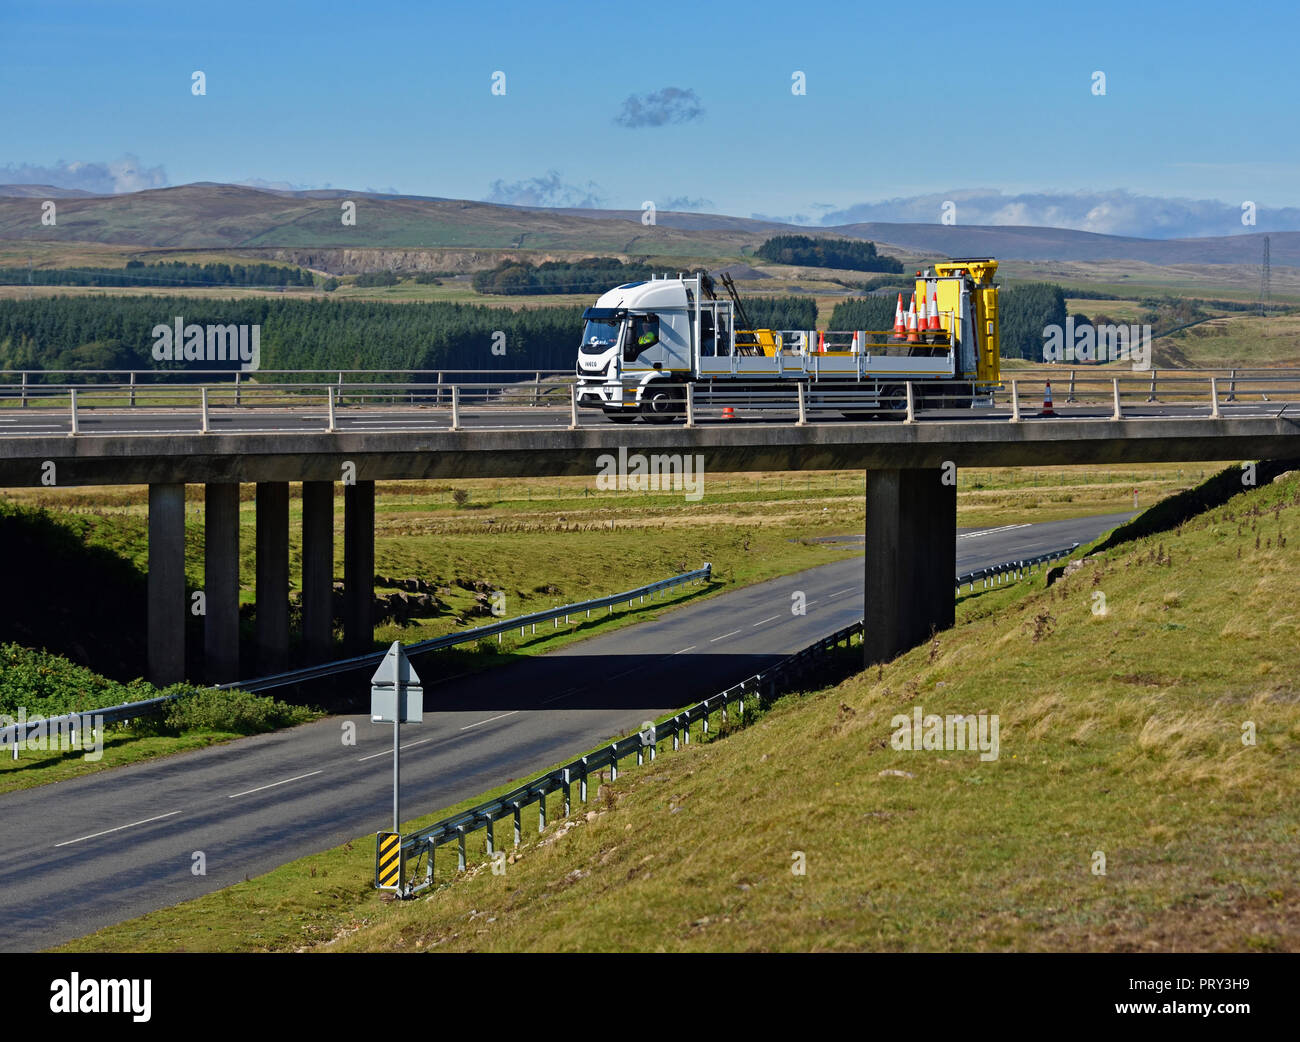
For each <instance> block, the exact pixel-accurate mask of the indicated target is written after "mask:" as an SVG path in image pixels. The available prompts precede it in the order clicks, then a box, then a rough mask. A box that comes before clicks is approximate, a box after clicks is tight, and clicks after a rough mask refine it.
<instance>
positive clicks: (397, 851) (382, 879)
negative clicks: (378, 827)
mask: <svg viewBox="0 0 1300 1042" xmlns="http://www.w3.org/2000/svg"><path fill="white" fill-rule="evenodd" d="M405 860H406V859H405V858H404V857H403V856H402V834H401V833H400V832H377V833H375V889H377V890H400V889H401V888H402V865H403V862H405Z"/></svg>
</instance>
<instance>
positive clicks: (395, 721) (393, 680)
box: [370, 640, 424, 832]
mask: <svg viewBox="0 0 1300 1042" xmlns="http://www.w3.org/2000/svg"><path fill="white" fill-rule="evenodd" d="M423 720H424V688H423V687H422V686H421V684H420V677H419V675H418V674H417V673H416V672H415V670H414V669H412V668H411V660H410V659H408V658H407V657H406V652H405V651H403V650H402V643H401V641H397V640H395V641H393V646H392V647H391V648H389V649H388V654H387V655H385V656H384V661H383V662H381V663H380V664H379V668H378V669H377V670H375V675H374V676H373V677H371V678H370V722H371V723H373V724H387V723H391V724H392V725H393V831H394V832H397V831H399V830H398V821H399V818H398V797H397V794H398V783H399V779H400V777H401V772H400V767H399V763H398V760H399V757H400V755H401V750H400V747H399V745H398V738H397V732H398V729H399V728H400V727H401V726H402V724H418V723H421V722H422V721H423Z"/></svg>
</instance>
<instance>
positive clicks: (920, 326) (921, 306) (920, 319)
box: [916, 292, 930, 339]
mask: <svg viewBox="0 0 1300 1042" xmlns="http://www.w3.org/2000/svg"><path fill="white" fill-rule="evenodd" d="M926 306H927V305H926V303H925V293H924V292H922V293H921V299H920V300H919V301H918V302H917V305H916V328H917V330H918V331H919V332H921V333H922V334H924V333H925V331H926V330H927V329H929V328H930V320H929V319H928V318H927V317H926ZM922 339H924V336H922Z"/></svg>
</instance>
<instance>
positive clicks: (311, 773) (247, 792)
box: [226, 770, 325, 800]
mask: <svg viewBox="0 0 1300 1042" xmlns="http://www.w3.org/2000/svg"><path fill="white" fill-rule="evenodd" d="M324 773H325V772H324V770H319V771H309V772H308V773H306V774H299V775H296V776H295V777H293V778H285V779H284V780H283V781H273V782H271V784H270V785H259V786H258V787H257V788H256V789H245V790H244V791H243V792H233V793H231V794H230V795H229V796H227V797H226V799H228V800H233V799H238V798H239V797H240V796H248V795H250V794H251V793H254V792H262V791H263V790H265V789H274V788H275V787H276V786H277V785H288V784H289V783H290V782H295V781H302V780H303V779H304V778H311V777H313V776H315V775H317V774H324Z"/></svg>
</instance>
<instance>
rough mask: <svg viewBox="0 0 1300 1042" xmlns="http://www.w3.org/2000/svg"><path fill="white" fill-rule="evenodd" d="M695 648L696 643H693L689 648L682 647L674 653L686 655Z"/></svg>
mask: <svg viewBox="0 0 1300 1042" xmlns="http://www.w3.org/2000/svg"><path fill="white" fill-rule="evenodd" d="M694 650H695V645H694V644H692V645H691V646H690V647H689V648H682V650H681V651H674V652H673V654H674V655H685V654H686V653H687V652H688V651H694Z"/></svg>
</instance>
